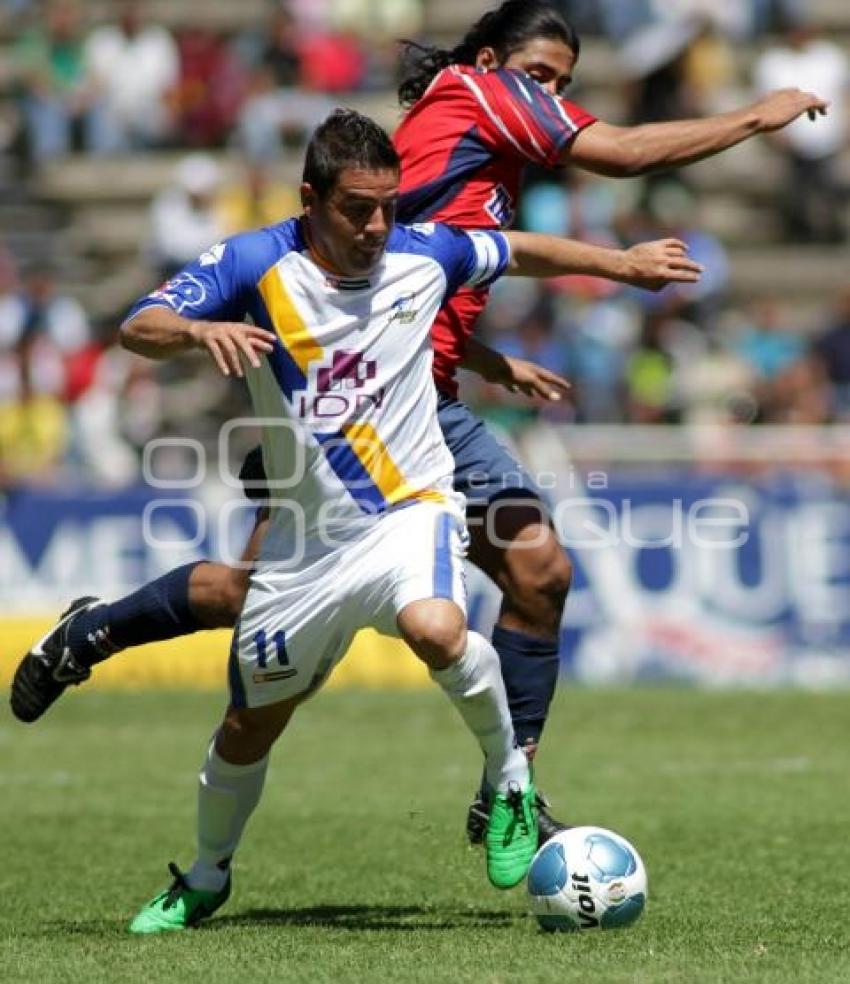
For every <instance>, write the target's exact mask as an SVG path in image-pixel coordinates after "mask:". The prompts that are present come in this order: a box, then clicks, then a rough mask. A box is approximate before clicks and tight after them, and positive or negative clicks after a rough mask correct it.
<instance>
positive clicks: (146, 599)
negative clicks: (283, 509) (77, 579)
mask: <svg viewBox="0 0 850 984" xmlns="http://www.w3.org/2000/svg"><path fill="white" fill-rule="evenodd" d="M268 522H269V519H268V511H267V510H261V511H259V512H258V514H257V520H256V522H255V525H254V529H253V531H252V533H251V536H250V537H249V539H248V542H247V544H246V546H245V549H244V551H243V553H242V557H241V558H240V561H239V563H238V564H237V565H236V566H235V567H228V566H226V565H225V564H216V563H212V562H211V561H200V562H196V563H194V564H187V565H185V566H184V567H180V568H177V569H176V570H173V571H169V573H168V574H165V575H163V577H161V578H158V579H157V580H156V581H153V582H151V583H150V584H146V585H145V586H144V587H142V588H140V589H139V590H138V591H135V592H133V593H132V594H130V595H127V596H126V597H125V598H122V599H120V600H119V601H117V602H114V603H112V604H106V603H104V602H103V601H101V599H99V598H92V597H86V598H78V599H76V601H74V602H72V603H71V606H70V608H69V609H68V610H67V611H65V612H64V613H63V614H62V617H61V618H60V620H59V622H58V623H57V624H56V625H54V626H53V627H52V628H51V629H50V630H49V631H48V632H47V634H46V635H45V636H43V637H42V638H41V639H40V640H39V641H38V642H37V643H36V644H35V645H34V646H33V647H32V649H30V651H29V652H28V653H27V654H26V656H24V658H23V660H22V661H21V662H20V664H19V665H18V668H17V670H16V672H15V677H14V680H13V682H12V690H11V695H10V702H11V706H12V712H13V713H14V715H15V717H17V718H18V719H19V720H21V721H25V722H27V723H30V722H33V721H36V720H38V718H40V717H41V716H42V714H44V712H45V711H46V710H47V709H48V708H49V707H50V706H51V704H53V703H54V702H55V701H56V700H58V699H59V697H61V695H62V694H63V693H64V691H65V688H66V687H68V686H69V685H79V684H81V683H84V682H85V681H86V680H88V678H89V677H90V676H91V668H92V666H94V664H95V663H100V662H103V661H104V660H105V659H109V658H110V657H111V656H114V655H116V654H117V653H119V652H121V651H122V650H124V649H126V648H128V647H129V646H138V645H143V644H144V643H148V642H161V641H163V640H166V639H175V638H178V637H180V636H183V635H190V634H191V633H193V632H197V631H198V630H200V629H212V628H231V627H232V626H233V625H234V624H235V622H236V619H237V617H238V615H239V612H240V611H241V609H242V603H243V602H244V600H245V595H246V594H247V591H248V583H249V581H250V577H251V570H252V568H253V565H254V562H255V560H256V558H257V556H258V554H259V550H260V546H261V544H262V541H263V537H264V535H265V532H266V529H267V528H268Z"/></svg>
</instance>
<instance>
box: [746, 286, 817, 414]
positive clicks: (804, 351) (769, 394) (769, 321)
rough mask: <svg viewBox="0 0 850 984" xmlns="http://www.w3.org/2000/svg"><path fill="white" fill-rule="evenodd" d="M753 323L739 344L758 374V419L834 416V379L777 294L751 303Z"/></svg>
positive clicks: (755, 373) (747, 327) (756, 391)
mask: <svg viewBox="0 0 850 984" xmlns="http://www.w3.org/2000/svg"><path fill="white" fill-rule="evenodd" d="M749 313H750V323H749V324H748V325H747V326H745V327H744V330H743V331H742V332H740V334H739V338H738V340H737V342H736V345H735V349H736V351H737V352H738V354H739V355H740V356H741V357H742V358H743V359H744V360H745V361H746V362H747V363H748V364H749V365H750V367H751V368H752V370H753V372H754V375H755V396H756V400H757V405H758V414H757V417H756V418H755V419H756V421H757V422H759V423H772V424H791V423H797V424H802V423H807V424H820V423H824V422H825V421H826V420H827V419H828V417H829V385H828V380H827V378H826V376H825V374H824V371H823V368H822V366H821V364H820V362H819V360H817V358H815V357H814V356H813V353H812V350H811V348H810V346H809V344H808V342H807V340H806V337H805V335H804V334H803V332H802V331H801V330H800V328H799V327H798V326H797V325H796V324H795V323H794V322H793V321H792V320H791V318H790V315H789V312H788V310H786V309H785V308H783V307H782V305H781V304H780V303H779V301H778V300H777V299H776V298H773V297H768V298H763V299H761V300H759V301H757V302H756V303H754V304H753V305H752V307H751V309H750V312H749Z"/></svg>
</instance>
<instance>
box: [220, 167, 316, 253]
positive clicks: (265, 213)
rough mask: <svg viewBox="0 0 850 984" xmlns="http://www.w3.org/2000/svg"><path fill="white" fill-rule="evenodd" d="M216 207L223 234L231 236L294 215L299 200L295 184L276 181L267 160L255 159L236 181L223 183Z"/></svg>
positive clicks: (298, 205) (297, 209)
mask: <svg viewBox="0 0 850 984" xmlns="http://www.w3.org/2000/svg"><path fill="white" fill-rule="evenodd" d="M219 206H220V210H221V217H222V221H223V223H224V230H225V233H226V235H228V236H231V235H233V234H235V233H237V232H244V231H245V230H247V229H258V228H261V227H263V226H267V225H274V224H275V223H277V222H280V221H282V220H283V219H285V218H288V217H289V216H291V215H296V214H298V212H299V211H300V209H301V200H300V197H299V194H298V188H297V186H295V185H291V184H286V183H285V182H283V181H279V180H278V179H277V178H276V177H275V175H274V173H273V171H272V168H271V166H270V164H269V162H268V161H265V160H255V161H249V162H248V163H247V165H246V168H245V172H244V174H242V175H240V176H239V179H238V180H236V181H232V182H229V183H227V184H225V185H224V187H223V188H222V190H221V192H220V194H219Z"/></svg>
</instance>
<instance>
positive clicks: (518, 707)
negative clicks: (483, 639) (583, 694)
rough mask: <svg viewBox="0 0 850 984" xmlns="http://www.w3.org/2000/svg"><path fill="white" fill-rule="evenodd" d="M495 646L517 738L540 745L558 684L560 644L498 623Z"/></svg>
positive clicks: (521, 744)
mask: <svg viewBox="0 0 850 984" xmlns="http://www.w3.org/2000/svg"><path fill="white" fill-rule="evenodd" d="M493 647H494V648H495V650H496V652H497V653H498V654H499V662H500V663H501V665H502V678H503V679H504V681H505V690H506V692H507V695H508V707H509V708H510V712H511V719H512V721H513V724H514V731H515V732H516V737H517V741H518V742H519V744H520V746H523V745H528V744H533V745H536V744H537V743H538V742H539V741H540V735H541V734H542V733H543V726H544V725H545V724H546V718H547V717H548V716H549V705H550V704H551V703H552V698H553V697H554V695H555V687H556V686H557V683H558V672H559V670H560V657H559V655H558V643H557V642H555V641H554V640H549V639H539V638H537V637H536V636H530V635H526V634H525V633H524V632H517V631H516V630H514V629H505V628H502V626H500V625H497V626H496V628H495V629H493Z"/></svg>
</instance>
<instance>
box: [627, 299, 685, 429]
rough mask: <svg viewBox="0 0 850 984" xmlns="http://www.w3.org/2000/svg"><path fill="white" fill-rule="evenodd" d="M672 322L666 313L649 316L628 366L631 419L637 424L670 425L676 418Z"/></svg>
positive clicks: (652, 313)
mask: <svg viewBox="0 0 850 984" xmlns="http://www.w3.org/2000/svg"><path fill="white" fill-rule="evenodd" d="M670 333H671V323H670V321H669V320H668V319H667V318H666V317H665V315H663V314H661V313H659V312H650V313H649V314H647V316H646V320H645V321H644V326H643V334H642V337H641V341H640V344H639V345H638V346H637V348H636V349H635V351H634V352H633V353H632V355H631V357H630V358H629V360H628V364H627V367H626V388H627V392H628V412H629V420H630V421H631V422H632V423H635V424H670V423H675V422H676V420H677V414H676V405H675V404H676V400H675V388H674V362H673V356H672V354H671V352H670Z"/></svg>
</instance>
